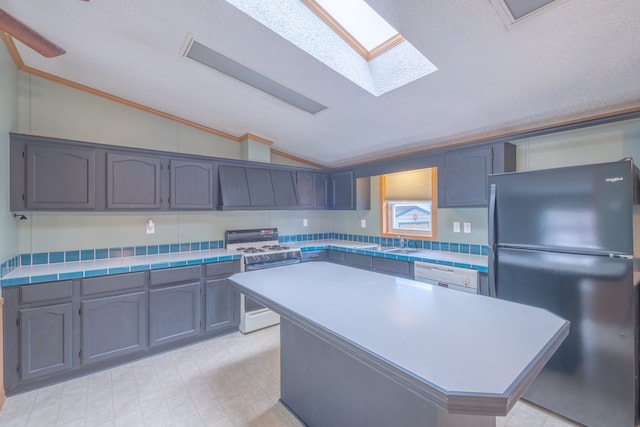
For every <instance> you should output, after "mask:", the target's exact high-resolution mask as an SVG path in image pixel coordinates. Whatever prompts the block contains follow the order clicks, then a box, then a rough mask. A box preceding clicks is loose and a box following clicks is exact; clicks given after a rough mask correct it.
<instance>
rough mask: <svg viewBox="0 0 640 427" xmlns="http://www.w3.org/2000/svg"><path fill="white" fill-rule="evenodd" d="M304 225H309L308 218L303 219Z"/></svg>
mask: <svg viewBox="0 0 640 427" xmlns="http://www.w3.org/2000/svg"><path fill="white" fill-rule="evenodd" d="M302 226H303V227H308V226H309V221H307V218H305V219H303V220H302Z"/></svg>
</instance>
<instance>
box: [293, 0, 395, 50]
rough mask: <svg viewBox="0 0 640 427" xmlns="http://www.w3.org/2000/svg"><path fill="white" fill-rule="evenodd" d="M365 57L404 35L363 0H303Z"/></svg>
mask: <svg viewBox="0 0 640 427" xmlns="http://www.w3.org/2000/svg"><path fill="white" fill-rule="evenodd" d="M302 2H303V3H304V4H305V5H306V6H307V7H308V8H309V9H311V10H312V11H313V12H314V13H315V14H316V15H317V16H318V17H319V18H320V19H322V20H323V21H324V22H325V23H326V24H327V25H328V26H329V27H331V28H332V29H333V30H334V31H335V32H336V33H338V35H339V36H340V37H342V38H343V39H344V40H345V41H346V42H347V43H349V45H351V47H353V48H354V49H355V51H356V52H358V54H360V55H361V56H362V57H363V58H364V59H365V60H367V61H370V60H371V59H373V58H375V57H376V56H378V55H380V54H381V53H383V52H384V51H385V50H387V49H390V48H391V47H393V46H394V45H396V44H398V43H400V42H401V41H402V40H404V39H403V38H402V36H401V35H400V34H399V33H398V31H396V29H395V28H393V27H392V26H391V25H389V23H388V22H387V21H385V20H384V19H383V18H382V17H381V16H380V15H378V14H377V13H376V11H374V10H373V9H372V8H371V6H369V5H368V4H367V3H365V2H364V1H362V0H350V1H344V0H302Z"/></svg>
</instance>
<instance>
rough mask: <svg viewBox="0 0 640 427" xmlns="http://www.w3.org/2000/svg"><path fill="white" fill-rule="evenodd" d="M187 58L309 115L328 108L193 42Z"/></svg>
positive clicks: (186, 54) (187, 52) (188, 49)
mask: <svg viewBox="0 0 640 427" xmlns="http://www.w3.org/2000/svg"><path fill="white" fill-rule="evenodd" d="M185 56H186V57H187V58H191V59H193V60H194V61H197V62H199V63H201V64H203V65H206V66H207V67H210V68H213V69H214V70H217V71H220V72H221V73H224V74H226V75H228V76H230V77H233V78H234V79H236V80H240V81H241V82H243V83H246V84H248V85H250V86H253V87H254V88H256V89H259V90H261V91H263V92H265V93H268V94H269V95H271V96H274V97H276V98H278V99H280V100H282V101H284V102H286V103H288V104H291V105H293V106H294V107H297V108H300V109H302V110H304V111H306V112H308V113H311V114H316V113H318V112H320V111H322V110H324V109H326V108H327V107H326V106H324V105H322V104H320V103H318V102H315V101H314V100H312V99H309V98H307V97H306V96H304V95H300V94H299V93H297V92H295V91H293V90H291V89H289V88H287V87H285V86H283V85H281V84H280V83H277V82H274V81H273V80H271V79H269V78H267V77H265V76H263V75H262V74H260V73H257V72H255V71H253V70H252V69H250V68H247V67H245V66H244V65H242V64H240V63H238V62H236V61H234V60H232V59H230V58H227V57H226V56H224V55H222V54H220V53H218V52H216V51H215V50H213V49H210V48H208V47H207V46H205V45H203V44H201V43H198V42H197V41H195V40H194V41H193V42H192V43H191V44H190V45H189V47H188V48H187V51H186V53H185Z"/></svg>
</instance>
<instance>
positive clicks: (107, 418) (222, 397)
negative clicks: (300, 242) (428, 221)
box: [0, 327, 573, 427]
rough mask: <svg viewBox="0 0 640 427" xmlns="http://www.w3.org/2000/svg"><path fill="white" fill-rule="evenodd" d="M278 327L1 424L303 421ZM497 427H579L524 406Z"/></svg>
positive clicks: (172, 357)
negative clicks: (288, 399)
mask: <svg viewBox="0 0 640 427" xmlns="http://www.w3.org/2000/svg"><path fill="white" fill-rule="evenodd" d="M279 333H280V330H279V328H278V327H271V328H268V329H264V330H262V331H258V332H254V333H252V334H249V335H242V334H240V333H234V334H231V335H227V336H224V337H220V338H215V339H212V340H209V341H205V342H201V343H198V344H194V345H191V346H189V347H185V348H181V349H178V350H174V351H171V352H168V353H164V354H160V355H157V356H153V357H150V358H147V359H144V360H140V361H137V362H133V363H129V364H127V365H123V366H119V367H116V368H112V369H109V370H106V371H103V372H98V373H95V374H92V375H88V376H85V377H82V378H78V379H75V380H71V381H67V382H65V383H61V384H57V385H53V386H49V387H45V388H41V389H39V390H35V391H32V392H27V393H22V394H19V395H15V396H11V397H9V398H8V399H7V401H6V403H5V406H4V408H3V410H2V411H0V426H2V427H9V426H12V427H13V426H16V427H18V426H19V427H24V426H34V427H35V426H37V427H40V426H47V427H51V426H65V427H74V426H91V427H93V426H126V427H136V426H153V427H156V426H158V427H161V426H189V427H192V426H211V427H222V426H225V427H226V426H265V427H267V426H268V427H278V426H285V427H289V426H300V425H301V424H300V423H299V422H298V421H297V419H296V418H294V417H293V416H292V415H291V414H290V413H289V412H288V411H287V410H286V409H285V408H284V407H283V406H282V404H280V403H279V402H278V398H279V395H280V389H279V386H280V380H279V376H280V361H279V357H280V350H279ZM496 424H497V427H520V426H522V427H524V426H526V427H535V426H544V427H561V426H573V424H569V423H567V422H565V421H563V420H560V419H558V418H556V417H554V416H552V415H551V414H548V413H545V412H543V411H540V410H538V409H536V408H534V407H533V406H531V405H528V404H526V403H518V404H517V405H516V406H515V407H514V409H513V410H512V411H511V412H510V413H509V415H508V416H507V417H499V418H498V420H497V423H496Z"/></svg>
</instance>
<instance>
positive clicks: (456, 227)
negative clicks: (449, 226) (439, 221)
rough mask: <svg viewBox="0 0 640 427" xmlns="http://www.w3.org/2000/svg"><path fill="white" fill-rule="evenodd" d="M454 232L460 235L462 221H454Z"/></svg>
mask: <svg viewBox="0 0 640 427" xmlns="http://www.w3.org/2000/svg"><path fill="white" fill-rule="evenodd" d="M453 232H454V233H459V232H460V221H454V222H453Z"/></svg>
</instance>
